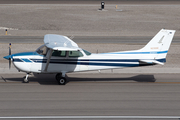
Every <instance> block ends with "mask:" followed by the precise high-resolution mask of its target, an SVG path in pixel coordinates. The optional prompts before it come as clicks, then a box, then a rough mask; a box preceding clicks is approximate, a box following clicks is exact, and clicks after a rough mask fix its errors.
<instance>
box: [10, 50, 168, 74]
mask: <svg viewBox="0 0 180 120" xmlns="http://www.w3.org/2000/svg"><path fill="white" fill-rule="evenodd" d="M70 52H71V51H65V53H64V54H63V56H62V55H61V56H58V55H55V54H54V55H53V54H52V56H51V59H50V62H49V65H48V68H47V70H45V67H46V65H47V60H48V57H47V56H46V55H41V54H39V53H38V52H37V51H35V52H24V53H17V54H13V55H11V60H12V62H13V64H14V66H15V67H16V68H17V69H18V70H19V71H22V72H27V73H31V72H33V73H60V72H62V71H65V72H78V71H89V70H102V69H116V68H124V67H138V66H146V65H154V64H153V63H142V62H140V61H139V60H140V59H142V57H143V56H144V57H146V58H147V57H148V56H149V55H150V54H149V53H144V54H142V52H138V51H133V52H129V51H126V52H116V53H101V54H86V53H85V52H84V50H81V51H78V52H81V55H79V54H78V56H76V55H75V56H70ZM158 61H160V62H165V59H159V60H158Z"/></svg>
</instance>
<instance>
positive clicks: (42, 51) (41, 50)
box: [36, 45, 47, 56]
mask: <svg viewBox="0 0 180 120" xmlns="http://www.w3.org/2000/svg"><path fill="white" fill-rule="evenodd" d="M36 52H37V53H38V54H40V55H44V56H45V55H46V53H47V47H46V46H45V45H43V46H41V47H39V48H38V49H37V50H36Z"/></svg>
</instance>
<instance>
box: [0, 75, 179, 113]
mask: <svg viewBox="0 0 180 120" xmlns="http://www.w3.org/2000/svg"><path fill="white" fill-rule="evenodd" d="M22 77H23V75H22V74H11V75H9V74H1V78H0V95H1V97H0V106H1V107H0V113H1V116H74V115H75V116H178V115H179V113H180V109H179V108H180V103H179V99H180V96H179V94H180V82H179V78H180V74H78V73H73V74H67V78H68V79H69V82H68V83H67V84H66V85H65V86H59V85H58V84H57V82H56V80H55V79H54V75H41V76H36V77H37V78H34V77H30V78H29V80H30V83H28V84H25V83H22Z"/></svg>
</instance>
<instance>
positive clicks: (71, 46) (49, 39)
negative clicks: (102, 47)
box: [44, 34, 80, 51]
mask: <svg viewBox="0 0 180 120" xmlns="http://www.w3.org/2000/svg"><path fill="white" fill-rule="evenodd" d="M44 43H45V45H46V46H47V47H48V48H50V49H53V50H64V51H65V50H70V51H77V50H79V49H80V48H79V47H78V45H77V44H76V43H75V42H73V41H72V40H71V39H69V38H68V37H66V36H62V35H55V34H47V35H45V36H44Z"/></svg>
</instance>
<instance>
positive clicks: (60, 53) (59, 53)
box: [52, 50, 66, 57]
mask: <svg viewBox="0 0 180 120" xmlns="http://www.w3.org/2000/svg"><path fill="white" fill-rule="evenodd" d="M52 56H55V57H66V51H58V50H53V52H52Z"/></svg>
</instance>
